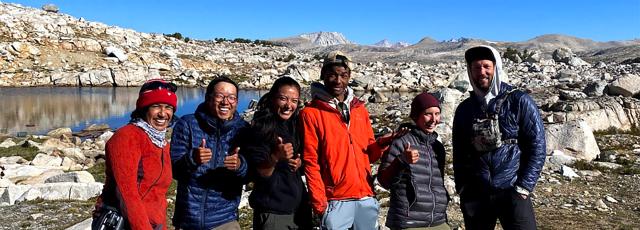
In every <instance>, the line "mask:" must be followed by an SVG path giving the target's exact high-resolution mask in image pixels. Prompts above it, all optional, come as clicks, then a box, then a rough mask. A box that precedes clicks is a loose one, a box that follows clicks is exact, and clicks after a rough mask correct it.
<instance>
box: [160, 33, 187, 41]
mask: <svg viewBox="0 0 640 230" xmlns="http://www.w3.org/2000/svg"><path fill="white" fill-rule="evenodd" d="M162 35H164V36H165V37H172V38H176V39H178V40H182V41H184V42H189V41H191V38H189V37H183V36H182V34H181V33H179V32H175V33H172V34H162Z"/></svg>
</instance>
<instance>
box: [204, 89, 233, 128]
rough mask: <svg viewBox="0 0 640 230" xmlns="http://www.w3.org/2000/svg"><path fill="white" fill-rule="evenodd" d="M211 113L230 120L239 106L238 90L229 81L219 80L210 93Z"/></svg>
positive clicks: (208, 104)
mask: <svg viewBox="0 0 640 230" xmlns="http://www.w3.org/2000/svg"><path fill="white" fill-rule="evenodd" d="M207 106H208V108H209V113H210V114H211V115H213V116H214V117H216V118H218V119H221V120H230V119H231V118H233V114H234V113H235V112H236V108H237V107H238V90H237V89H236V87H235V86H234V85H233V84H231V83H228V82H218V83H217V84H216V85H215V86H214V88H213V92H211V95H208V101H207Z"/></svg>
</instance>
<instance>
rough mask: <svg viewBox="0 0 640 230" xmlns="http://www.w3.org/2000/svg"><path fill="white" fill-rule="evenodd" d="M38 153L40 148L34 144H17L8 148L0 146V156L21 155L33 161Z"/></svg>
mask: <svg viewBox="0 0 640 230" xmlns="http://www.w3.org/2000/svg"><path fill="white" fill-rule="evenodd" d="M37 154H38V148H36V147H34V146H27V147H24V146H20V145H15V146H11V147H8V148H0V157H10V156H21V157H22V158H24V159H25V160H28V161H32V160H33V158H34V157H35V156H36V155H37Z"/></svg>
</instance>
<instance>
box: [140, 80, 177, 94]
mask: <svg viewBox="0 0 640 230" xmlns="http://www.w3.org/2000/svg"><path fill="white" fill-rule="evenodd" d="M154 89H167V90H169V91H171V92H174V93H175V92H176V90H177V89H178V86H176V84H173V83H171V82H166V81H164V80H161V79H152V80H148V81H147V82H145V83H144V84H143V85H142V87H140V92H141V93H142V92H145V91H149V90H154Z"/></svg>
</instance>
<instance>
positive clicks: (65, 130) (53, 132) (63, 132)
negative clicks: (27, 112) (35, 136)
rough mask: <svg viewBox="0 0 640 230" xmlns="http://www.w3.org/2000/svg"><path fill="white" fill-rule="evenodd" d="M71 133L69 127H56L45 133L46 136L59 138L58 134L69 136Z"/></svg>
mask: <svg viewBox="0 0 640 230" xmlns="http://www.w3.org/2000/svg"><path fill="white" fill-rule="evenodd" d="M71 134H72V131H71V128H57V129H54V130H51V131H49V132H48V133H47V136H50V137H53V138H60V136H62V135H67V136H71Z"/></svg>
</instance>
